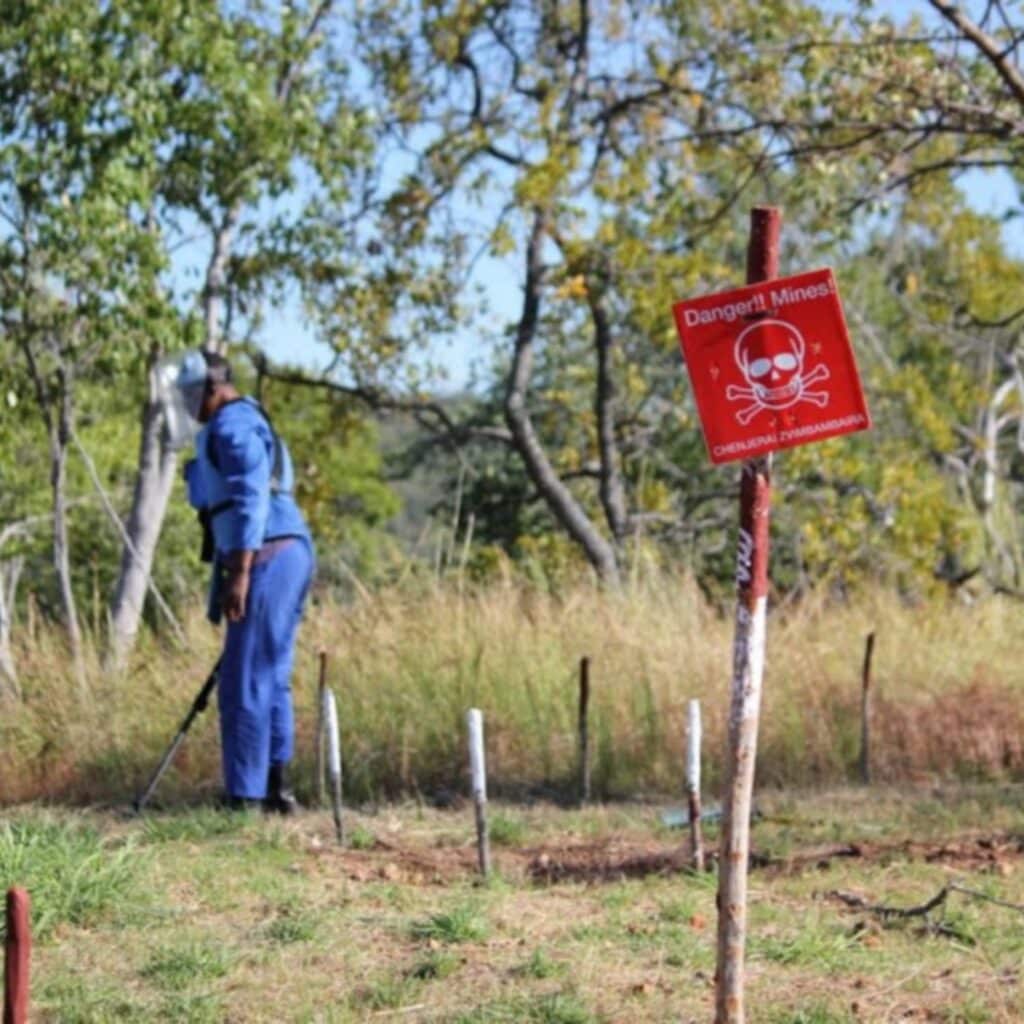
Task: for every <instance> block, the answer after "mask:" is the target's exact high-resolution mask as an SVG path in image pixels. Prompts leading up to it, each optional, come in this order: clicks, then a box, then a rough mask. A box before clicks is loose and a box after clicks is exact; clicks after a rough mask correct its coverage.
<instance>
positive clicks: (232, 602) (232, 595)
mask: <svg viewBox="0 0 1024 1024" xmlns="http://www.w3.org/2000/svg"><path fill="white" fill-rule="evenodd" d="M252 555H253V553H252V552H251V551H235V552H232V553H231V555H230V556H229V557H228V564H227V578H226V579H225V581H224V591H223V595H222V597H221V608H223V609H224V617H225V618H226V619H227V620H228V622H241V621H242V619H244V618H245V606H246V604H247V603H248V598H249V569H250V568H251V566H252Z"/></svg>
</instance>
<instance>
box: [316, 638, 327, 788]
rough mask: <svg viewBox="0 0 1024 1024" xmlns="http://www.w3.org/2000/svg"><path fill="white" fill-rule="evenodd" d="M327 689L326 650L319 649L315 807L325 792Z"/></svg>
mask: <svg viewBox="0 0 1024 1024" xmlns="http://www.w3.org/2000/svg"><path fill="white" fill-rule="evenodd" d="M326 689H327V652H326V651H324V650H321V651H320V685H319V686H318V687H317V691H316V709H317V710H316V785H315V786H314V792H315V794H316V805H317V807H323V805H324V803H325V798H326V793H325V792H324V779H325V777H326V774H327V771H326V767H325V765H326V759H327V721H326V719H325V717H324V716H325V713H326V705H327V701H326V700H325V699H324V691H325V690H326Z"/></svg>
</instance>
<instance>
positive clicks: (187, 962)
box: [139, 941, 232, 990]
mask: <svg viewBox="0 0 1024 1024" xmlns="http://www.w3.org/2000/svg"><path fill="white" fill-rule="evenodd" d="M231 959H232V958H231V956H230V954H228V953H227V952H226V951H225V950H224V949H223V947H222V946H220V945H218V944H214V943H212V942H203V941H192V942H185V943H180V944H175V945H171V946H165V947H162V948H159V949H156V950H154V951H153V953H152V954H151V955H150V957H149V959H148V960H147V961H146V963H145V965H144V966H143V968H142V970H141V971H140V972H139V973H140V974H141V976H142V977H143V978H145V979H146V980H147V981H149V982H151V983H152V984H154V985H156V986H158V987H159V988H164V989H169V990H181V989H186V988H190V987H191V986H193V985H195V984H196V982H203V981H212V980H213V979H215V978H223V977H224V976H225V975H226V974H227V973H228V971H229V970H230V969H231Z"/></svg>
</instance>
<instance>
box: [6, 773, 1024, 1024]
mask: <svg viewBox="0 0 1024 1024" xmlns="http://www.w3.org/2000/svg"><path fill="white" fill-rule="evenodd" d="M759 809H760V812H761V817H760V818H759V820H758V821H757V823H756V825H755V829H754V837H755V848H756V852H757V865H758V866H757V867H756V868H755V870H754V872H753V874H752V877H751V938H750V944H749V954H750V956H749V969H750V970H749V988H748V998H749V1019H750V1020H751V1021H753V1022H766V1024H839V1022H854V1021H896V1020H899V1021H937V1022H947V1024H953V1022H963V1024H973V1022H982V1021H993V1022H997V1021H999V1022H1001V1021H1006V1022H1010V1021H1020V1020H1024V985H1022V977H1021V973H1022V969H1021V964H1022V962H1024V914H1022V913H1021V912H1020V911H1019V910H1014V909H1010V908H1008V907H1006V906H1003V905H1001V904H1000V903H997V902H994V901H996V900H999V901H1004V902H1008V903H1013V904H1022V903H1024V789H1022V788H1021V787H1019V786H1017V787H1007V786H1004V787H995V786H985V787H973V788H957V789H949V790H946V791H937V790H935V789H934V788H931V789H928V790H923V789H917V790H888V789H884V790H877V791H870V792H868V791H863V790H858V791H854V790H835V791H830V792H820V793H816V794H809V795H804V796H796V795H771V794H768V795H762V797H761V798H760V800H759ZM660 810H661V808H660V807H658V806H654V805H641V804H635V803H634V804H619V805H608V806H603V807H594V808H588V809H584V810H565V809H559V808H556V807H552V806H551V805H534V806H519V805H493V806H492V809H491V813H492V825H493V833H494V837H495V843H496V845H495V859H496V865H497V869H498V877H496V878H495V879H493V880H492V881H491V882H490V883H488V884H486V885H482V884H480V883H479V882H478V880H477V878H476V876H475V872H474V848H473V842H472V811H471V809H470V808H469V807H465V806H463V807H458V808H453V809H449V810H445V811H439V810H435V809H433V808H429V807H425V806H420V805H417V804H414V803H405V804H399V805H383V806H381V807H380V808H379V809H378V810H377V811H376V812H374V813H363V814H354V815H352V816H350V820H349V830H350V836H351V846H350V848H348V849H346V850H339V849H338V848H337V847H336V846H335V844H334V842H333V839H332V828H331V822H330V819H329V816H327V815H324V814H320V813H312V812H310V813H306V814H304V815H303V816H301V817H300V818H298V819H296V820H294V821H288V822H281V821H268V820H263V819H261V818H258V817H254V818H245V817H242V816H237V815H235V816H230V815H227V814H224V813H221V812H217V811H214V810H210V809H203V808H196V809H192V810H186V811H181V812H179V813H170V812H167V813H161V814H156V815H152V816H150V817H148V818H146V819H145V820H142V821H139V820H130V819H125V818H122V817H119V816H118V815H116V814H113V813H96V812H74V811H68V810H60V809H43V808H40V807H38V806H24V807H21V808H17V809H15V810H13V811H11V812H9V813H8V814H7V816H6V822H5V824H3V825H0V882H2V883H3V884H5V885H7V884H11V883H15V882H17V883H20V884H25V885H27V886H28V887H29V888H30V890H31V892H32V896H33V906H34V917H35V927H36V933H37V939H38V945H37V948H36V951H35V956H34V961H33V970H34V977H33V982H34V985H33V999H34V1008H35V1015H34V1017H33V1019H34V1020H37V1021H62V1022H85V1021H90V1022H93V1021H96V1022H99V1021H129V1020H133V1021H153V1020H169V1021H197V1022H201V1021H238V1022H248V1021H310V1022H313V1021H324V1022H327V1021H330V1022H338V1024H341V1022H349V1021H375V1020H381V1021H388V1020H394V1021H424V1022H426V1021H435V1022H442V1021H443V1022H451V1024H484V1022H527V1024H529V1022H538V1024H584V1022H622V1024H626V1022H636V1021H652V1022H660V1021H665V1022H668V1021H673V1022H678V1021H684V1022H686V1021H691V1020H692V1021H707V1020H709V1019H710V1016H711V1006H712V1000H713V980H712V979H713V974H714V931H715V907H714V886H715V883H714V878H713V875H712V874H710V873H709V874H706V875H701V876H694V875H692V874H689V873H687V872H686V871H685V870H683V869H682V865H683V864H684V862H685V856H684V849H683V837H682V835H681V834H680V833H679V832H675V831H669V830H668V829H666V828H665V827H664V826H663V825H662V824H661V822H660V816H659V811H660ZM951 883H953V884H955V885H957V886H959V887H961V889H966V890H969V892H967V893H965V892H962V891H960V889H957V890H953V891H951V892H950V893H949V896H948V899H947V900H946V902H945V903H944V904H942V905H941V906H939V907H937V908H936V909H935V910H934V911H933V912H932V913H930V914H929V915H927V916H923V915H922V916H915V917H908V918H898V917H892V916H888V917H886V916H881V915H878V914H875V913H873V912H869V911H866V910H864V909H858V908H856V907H853V906H851V905H850V904H851V902H856V899H857V898H858V897H859V898H861V899H862V900H864V901H866V902H867V903H869V904H886V905H891V906H900V907H909V906H913V905H920V904H922V903H924V902H925V901H926V900H928V899H929V898H930V897H933V896H935V895H936V894H937V893H938V892H939V891H940V890H941V889H942V888H943V887H944V886H947V885H949V884H951Z"/></svg>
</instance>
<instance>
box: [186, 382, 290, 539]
mask: <svg viewBox="0 0 1024 1024" xmlns="http://www.w3.org/2000/svg"><path fill="white" fill-rule="evenodd" d="M185 479H186V481H187V484H188V500H189V503H190V504H191V505H192V507H193V508H197V509H203V508H205V509H207V510H208V512H209V514H210V518H211V526H212V529H213V537H214V543H215V547H216V551H217V555H218V557H219V558H221V559H223V557H224V556H225V555H227V554H228V553H229V552H232V551H256V550H258V549H259V548H260V547H262V546H263V544H264V543H266V541H268V540H274V539H275V538H278V537H306V538H308V537H309V528H308V527H307V526H306V522H305V520H304V519H303V518H302V513H301V512H300V511H299V507H298V505H296V504H295V499H294V498H293V497H292V493H291V492H292V488H293V486H294V483H295V473H294V470H293V468H292V460H291V455H290V454H289V452H288V448H287V446H286V445H285V443H284V441H282V440H281V439H280V437H278V436H277V434H276V433H275V432H274V430H273V429H272V428H271V426H270V422H269V421H268V420H267V418H266V416H265V415H264V413H263V411H262V410H261V409H260V407H259V406H258V405H257V404H256V402H254V401H253V400H252V399H248V398H242V399H238V400H236V401H233V402H228V403H227V404H226V405H223V406H221V407H220V409H218V410H217V412H216V414H215V415H214V417H213V419H211V420H210V422H209V423H207V424H206V426H205V427H203V429H202V430H201V431H200V432H199V434H198V436H197V437H196V458H195V459H194V460H193V461H192V462H190V463H189V464H188V466H186V468H185Z"/></svg>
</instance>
